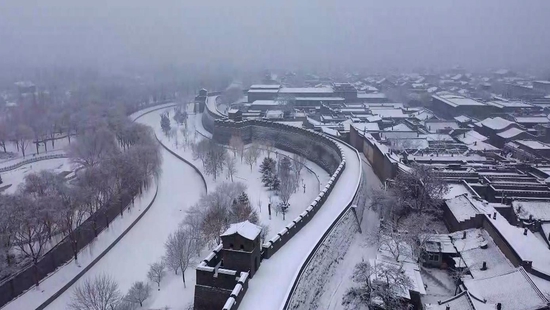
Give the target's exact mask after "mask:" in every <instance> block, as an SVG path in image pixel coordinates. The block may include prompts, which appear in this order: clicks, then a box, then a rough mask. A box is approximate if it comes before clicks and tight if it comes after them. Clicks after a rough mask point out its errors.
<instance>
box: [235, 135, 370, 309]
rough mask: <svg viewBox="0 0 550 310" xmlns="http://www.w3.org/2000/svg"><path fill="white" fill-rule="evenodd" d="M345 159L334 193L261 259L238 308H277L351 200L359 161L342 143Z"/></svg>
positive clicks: (359, 165) (280, 305)
mask: <svg viewBox="0 0 550 310" xmlns="http://www.w3.org/2000/svg"><path fill="white" fill-rule="evenodd" d="M341 146H342V148H343V150H344V155H345V156H346V169H345V170H344V172H343V173H342V175H341V176H340V179H339V180H338V182H337V183H336V185H335V187H334V189H333V191H332V192H331V194H330V195H329V197H328V199H327V200H326V202H325V203H324V205H323V207H322V208H320V209H319V211H318V212H317V214H316V215H315V216H314V217H313V218H312V219H311V221H310V222H309V223H308V224H307V225H306V226H305V227H304V228H302V230H300V232H298V233H297V234H296V235H295V236H294V237H293V238H291V239H290V240H289V241H288V242H287V243H286V244H285V245H284V246H283V247H282V248H281V249H280V250H279V251H278V252H277V253H275V254H274V255H273V256H272V257H271V258H269V259H266V260H263V261H262V264H261V266H260V268H259V270H258V272H257V273H256V274H255V275H254V278H253V279H251V280H250V282H249V289H248V292H247V293H246V294H245V296H244V299H243V301H242V303H241V305H240V307H239V308H240V309H244V310H247V309H258V305H262V309H280V308H281V307H282V306H283V304H284V302H285V299H286V297H287V295H288V293H289V290H290V288H291V286H292V283H293V282H294V280H295V278H296V276H297V272H298V271H299V269H300V267H301V266H302V264H303V263H304V262H305V260H306V258H307V256H308V255H309V253H310V252H311V251H312V249H313V247H314V246H315V244H316V243H317V242H318V241H319V240H320V238H321V237H322V235H323V234H324V232H325V231H326V230H327V229H328V228H329V226H330V225H331V224H332V222H333V221H334V220H335V219H336V217H337V216H338V215H339V214H340V213H341V212H342V210H343V209H344V208H345V207H346V206H347V204H348V203H349V202H351V200H352V199H353V196H354V194H355V191H356V189H357V186H358V185H359V180H360V173H361V171H360V169H361V162H360V159H359V157H358V156H357V153H356V151H355V150H353V149H351V148H349V147H347V146H346V145H344V144H341Z"/></svg>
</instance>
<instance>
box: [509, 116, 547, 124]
mask: <svg viewBox="0 0 550 310" xmlns="http://www.w3.org/2000/svg"><path fill="white" fill-rule="evenodd" d="M514 120H515V121H516V122H518V123H520V124H547V123H550V119H548V117H547V116H516V117H514Z"/></svg>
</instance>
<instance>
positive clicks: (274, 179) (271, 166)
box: [260, 157, 279, 190]
mask: <svg viewBox="0 0 550 310" xmlns="http://www.w3.org/2000/svg"><path fill="white" fill-rule="evenodd" d="M276 165H277V163H276V162H275V160H274V159H273V158H269V157H265V158H264V160H263V161H262V163H261V164H260V172H261V174H262V183H263V184H264V186H267V187H269V189H275V190H277V189H278V183H279V180H278V175H277V168H276Z"/></svg>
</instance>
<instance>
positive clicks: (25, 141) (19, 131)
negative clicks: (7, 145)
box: [14, 124, 34, 157]
mask: <svg viewBox="0 0 550 310" xmlns="http://www.w3.org/2000/svg"><path fill="white" fill-rule="evenodd" d="M33 136H34V134H33V132H32V129H30V128H29V126H26V125H23V124H20V125H19V126H17V128H16V129H15V132H14V138H15V139H14V141H16V144H17V147H18V148H19V150H21V153H22V154H23V157H25V151H26V150H27V148H28V147H29V145H30V144H31V142H32V138H33Z"/></svg>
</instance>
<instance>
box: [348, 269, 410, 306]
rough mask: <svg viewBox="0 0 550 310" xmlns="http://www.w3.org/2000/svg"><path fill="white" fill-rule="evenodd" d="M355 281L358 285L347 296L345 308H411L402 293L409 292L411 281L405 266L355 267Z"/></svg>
mask: <svg viewBox="0 0 550 310" xmlns="http://www.w3.org/2000/svg"><path fill="white" fill-rule="evenodd" d="M352 280H353V282H355V283H357V284H358V285H359V286H355V287H352V288H350V289H348V291H347V292H346V294H345V295H344V297H343V300H342V305H344V306H346V307H347V308H351V309H357V308H360V307H361V305H363V306H368V307H375V308H378V307H381V308H382V309H395V310H406V309H408V305H407V303H406V302H404V301H403V299H402V298H401V297H400V296H399V292H408V291H409V289H410V288H411V287H412V282H411V279H410V278H409V277H408V276H407V275H406V274H405V273H404V272H403V269H402V265H400V264H392V263H385V262H381V263H376V262H375V263H373V264H370V263H368V262H361V263H359V264H357V265H356V266H355V270H354V273H353V277H352Z"/></svg>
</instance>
